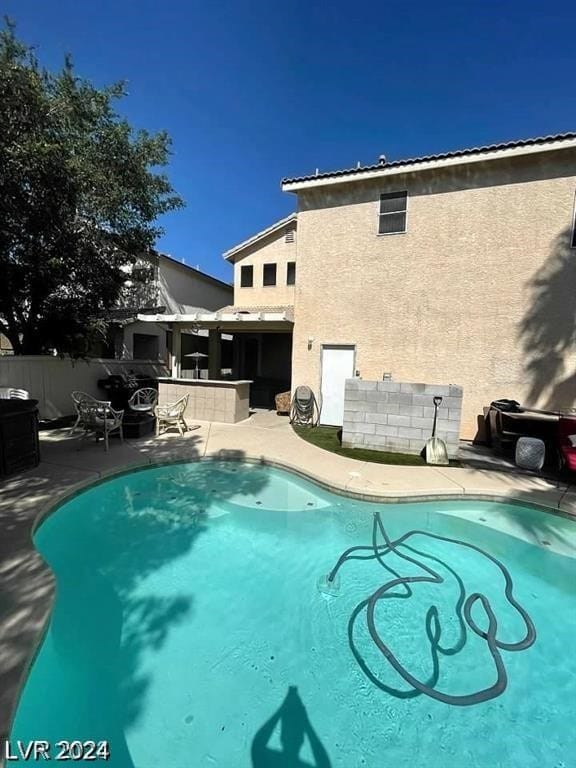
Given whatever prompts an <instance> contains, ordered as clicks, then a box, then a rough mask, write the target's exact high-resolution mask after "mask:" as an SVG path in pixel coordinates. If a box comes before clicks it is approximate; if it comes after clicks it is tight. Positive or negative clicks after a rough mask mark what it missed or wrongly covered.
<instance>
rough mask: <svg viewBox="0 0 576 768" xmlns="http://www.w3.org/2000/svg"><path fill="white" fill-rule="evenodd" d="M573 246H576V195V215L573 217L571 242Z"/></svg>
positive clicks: (575, 198) (575, 200)
mask: <svg viewBox="0 0 576 768" xmlns="http://www.w3.org/2000/svg"><path fill="white" fill-rule="evenodd" d="M570 246H571V247H572V248H576V197H574V216H573V217H572V241H571V243H570Z"/></svg>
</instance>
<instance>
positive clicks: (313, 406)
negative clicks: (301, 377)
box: [290, 385, 320, 427]
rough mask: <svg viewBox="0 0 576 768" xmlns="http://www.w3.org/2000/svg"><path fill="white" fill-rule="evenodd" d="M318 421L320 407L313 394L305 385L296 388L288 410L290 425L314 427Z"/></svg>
mask: <svg viewBox="0 0 576 768" xmlns="http://www.w3.org/2000/svg"><path fill="white" fill-rule="evenodd" d="M319 419H320V407H319V405H318V402H317V400H316V397H315V396H314V392H312V390H311V389H310V387H307V386H305V385H301V386H299V387H296V390H295V391H294V397H293V398H292V407H291V409H290V423H291V424H296V425H299V426H306V427H315V426H317V424H318V421H319Z"/></svg>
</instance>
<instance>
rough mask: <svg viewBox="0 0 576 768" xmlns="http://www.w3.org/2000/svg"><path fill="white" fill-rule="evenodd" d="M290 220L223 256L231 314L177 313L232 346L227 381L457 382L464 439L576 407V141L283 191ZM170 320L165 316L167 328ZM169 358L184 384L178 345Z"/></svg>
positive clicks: (307, 182) (287, 182) (433, 160)
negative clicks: (487, 423)
mask: <svg viewBox="0 0 576 768" xmlns="http://www.w3.org/2000/svg"><path fill="white" fill-rule="evenodd" d="M282 189H283V190H284V191H286V192H290V193H294V194H295V195H297V212H296V213H294V214H292V215H291V216H289V217H287V218H286V219H283V220H281V221H279V222H277V223H276V224H274V225H272V226H271V227H269V228H267V229H265V230H264V231H262V232H260V233H258V234H257V235H255V236H254V237H252V238H250V239H248V240H246V241H245V242H243V243H241V244H239V245H238V246H236V247H235V248H232V249H230V250H229V251H227V252H226V253H225V254H224V257H225V258H226V259H227V260H229V261H230V262H232V263H233V265H234V303H233V305H231V306H228V307H225V308H224V309H223V310H221V311H220V312H217V313H210V314H206V313H204V314H202V313H196V314H193V315H189V316H186V317H184V316H182V315H180V316H176V315H173V316H172V317H171V319H172V320H173V326H172V327H173V328H174V332H175V334H177V332H178V329H184V328H185V327H186V326H187V325H189V324H190V323H196V324H198V325H199V326H200V327H205V328H208V329H210V333H211V337H212V341H213V343H212V345H211V360H212V361H213V362H212V364H211V368H212V372H213V375H217V373H218V370H219V355H220V352H219V347H218V337H219V335H220V334H221V333H222V332H227V333H231V334H233V335H234V339H235V342H234V349H235V352H234V366H233V374H234V375H235V376H237V377H241V378H247V379H250V380H252V381H255V382H258V381H261V380H264V381H265V382H266V381H268V382H269V388H270V392H271V393H273V392H274V391H280V389H281V387H282V385H283V383H284V382H286V383H287V382H290V385H291V387H292V389H294V387H295V386H297V385H299V384H307V385H309V386H311V387H312V389H313V390H314V391H315V392H316V393H317V394H320V395H321V397H322V401H323V408H322V421H323V422H324V423H328V424H341V423H342V421H341V419H342V413H343V398H344V381H345V379H347V378H351V377H354V376H361V377H362V378H364V379H372V380H374V379H376V380H381V379H383V378H388V377H391V378H392V379H393V380H396V381H406V382H425V383H431V384H450V383H451V384H458V385H461V386H463V388H464V401H463V411H462V433H461V434H462V437H466V438H472V437H474V436H475V434H476V431H477V425H478V423H479V421H478V420H479V417H481V415H482V410H483V408H484V407H485V406H487V405H489V403H490V402H491V401H492V400H494V399H496V398H500V397H509V398H513V399H516V400H518V401H521V402H524V403H525V404H528V405H531V406H533V407H555V408H562V407H572V406H573V405H574V404H575V401H576V354H575V348H574V339H575V333H576V326H575V322H576V320H575V318H576V250H575V249H576V233H575V215H576V214H575V194H576V133H570V134H562V135H557V136H548V137H543V138H536V139H529V140H524V141H516V142H509V143H505V144H498V145H492V146H486V147H476V148H472V149H464V150H459V151H455V152H447V153H444V154H440V155H429V156H423V157H418V158H411V159H408V160H397V161H394V162H389V161H387V160H386V159H385V158H384V157H381V158H380V159H379V160H378V161H377V162H376V163H374V165H369V166H359V167H355V168H352V169H348V170H341V171H334V172H329V173H318V172H317V173H314V174H313V175H310V176H301V177H295V178H289V179H284V180H283V182H282ZM168 319H169V318H168V317H167V318H166V320H168ZM175 338H176V344H175V346H174V350H175V353H174V355H173V358H172V369H173V373H174V375H177V372H178V365H179V360H178V344H177V337H175Z"/></svg>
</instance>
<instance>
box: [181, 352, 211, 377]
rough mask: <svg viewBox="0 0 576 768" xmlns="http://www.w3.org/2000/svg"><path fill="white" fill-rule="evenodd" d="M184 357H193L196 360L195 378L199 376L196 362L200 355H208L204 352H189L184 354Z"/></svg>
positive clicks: (198, 360)
mask: <svg viewBox="0 0 576 768" xmlns="http://www.w3.org/2000/svg"><path fill="white" fill-rule="evenodd" d="M184 357H193V358H194V359H195V360H196V378H197V379H198V378H200V377H199V376H198V363H199V362H200V358H201V357H208V355H205V354H204V352H190V354H189V355H184Z"/></svg>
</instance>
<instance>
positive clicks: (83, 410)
mask: <svg viewBox="0 0 576 768" xmlns="http://www.w3.org/2000/svg"><path fill="white" fill-rule="evenodd" d="M78 410H79V415H80V420H81V425H82V429H83V430H84V434H85V436H86V437H87V436H88V435H89V434H94V435H95V437H96V442H98V438H99V437H103V438H104V448H105V450H106V451H108V449H109V442H108V438H109V436H110V435H111V434H112V433H113V432H118V433H119V435H120V442H121V443H123V442H124V432H123V430H122V422H123V420H124V411H116V410H114V408H112V406H111V405H110V403H109V402H107V401H105V400H94V399H93V398H91V400H87V399H86V400H80V402H79V403H78Z"/></svg>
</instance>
